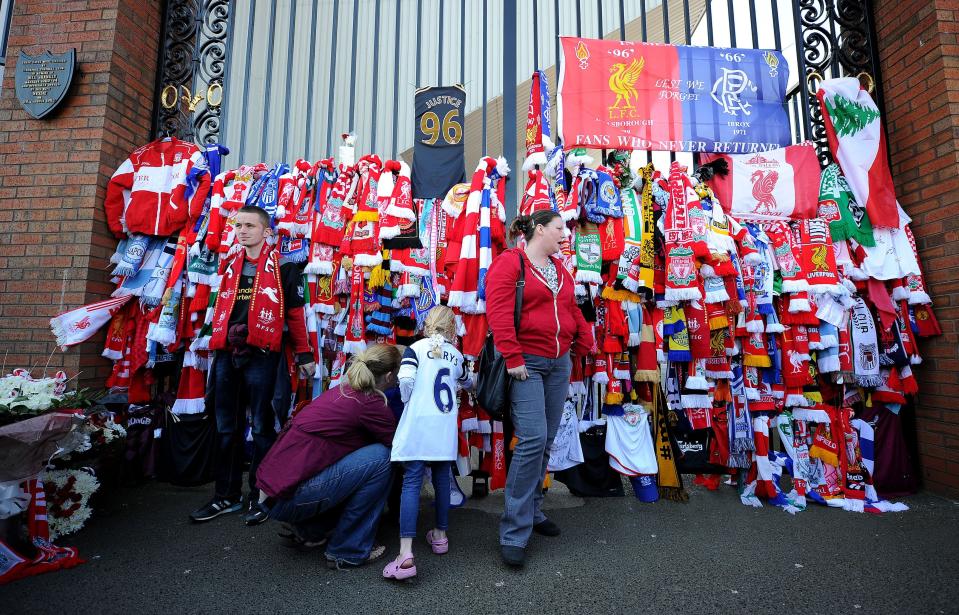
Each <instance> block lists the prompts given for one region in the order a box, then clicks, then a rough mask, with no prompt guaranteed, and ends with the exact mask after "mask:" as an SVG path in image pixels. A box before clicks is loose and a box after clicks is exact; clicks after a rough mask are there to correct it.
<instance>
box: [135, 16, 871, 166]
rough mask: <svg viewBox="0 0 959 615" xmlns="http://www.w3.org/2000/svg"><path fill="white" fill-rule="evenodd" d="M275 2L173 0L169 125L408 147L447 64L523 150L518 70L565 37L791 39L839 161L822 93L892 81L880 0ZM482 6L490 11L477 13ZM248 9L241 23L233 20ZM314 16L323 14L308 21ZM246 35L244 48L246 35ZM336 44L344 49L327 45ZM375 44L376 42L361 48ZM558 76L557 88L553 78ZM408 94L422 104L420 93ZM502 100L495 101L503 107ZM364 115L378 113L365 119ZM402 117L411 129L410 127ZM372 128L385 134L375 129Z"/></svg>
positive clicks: (509, 143) (805, 127) (198, 137)
mask: <svg viewBox="0 0 959 615" xmlns="http://www.w3.org/2000/svg"><path fill="white" fill-rule="evenodd" d="M267 1H268V2H269V4H264V2H263V1H262V0H261V2H260V3H257V2H256V1H255V0H243V3H242V5H241V6H240V7H239V8H238V5H239V4H240V3H238V2H236V0H167V1H166V3H165V5H164V9H163V10H164V11H165V12H164V31H163V41H162V44H161V46H160V64H159V66H160V70H158V75H157V88H156V105H155V109H156V111H155V120H154V131H153V132H154V134H155V135H164V134H175V135H177V136H179V137H181V138H185V139H191V140H194V141H196V142H199V143H205V142H213V141H217V140H218V139H220V138H222V134H223V133H224V130H225V128H226V126H227V121H228V119H229V121H230V122H236V124H235V126H234V127H233V128H232V129H231V132H234V134H236V133H238V134H243V133H242V132H240V131H241V130H242V131H245V130H247V126H246V125H242V126H241V123H245V122H246V121H247V118H251V117H255V118H257V119H258V121H259V118H261V117H262V124H258V126H260V127H261V133H262V134H261V133H257V135H256V137H257V138H256V141H257V143H255V144H247V143H246V142H245V141H246V139H245V136H246V135H244V138H243V141H244V142H243V143H242V144H239V143H236V144H235V143H229V144H228V145H231V146H232V147H238V149H239V151H238V157H239V158H242V159H243V160H242V161H243V162H248V161H249V160H252V159H254V158H255V159H257V160H269V159H271V158H275V157H276V156H281V157H282V158H283V159H293V158H296V157H300V156H307V157H319V156H325V155H328V154H329V153H330V152H331V151H332V149H333V148H332V145H333V142H332V141H333V135H338V134H340V133H341V132H346V131H349V130H353V129H354V128H356V129H357V132H358V133H359V134H360V139H361V140H360V149H363V147H364V146H365V147H367V148H371V147H372V145H375V144H380V148H379V149H378V151H379V150H383V153H386V154H392V155H393V156H396V155H397V154H398V153H399V152H400V151H402V150H404V149H406V148H407V147H409V146H411V143H406V142H405V141H403V139H406V137H405V136H404V135H406V134H407V133H409V135H410V136H409V139H411V138H412V136H411V134H412V115H411V114H409V104H408V103H407V101H405V99H403V96H405V95H404V94H402V93H401V92H400V90H401V88H407V87H409V86H412V87H415V86H419V85H424V84H425V83H420V81H421V80H422V81H424V82H426V83H432V82H433V78H434V76H435V78H436V79H437V81H440V82H442V81H444V80H445V81H448V82H455V81H460V80H462V81H465V82H467V88H468V92H469V94H468V98H470V100H468V104H471V101H472V102H476V101H477V99H479V101H480V104H479V105H478V106H477V108H476V111H475V115H481V118H480V117H476V118H475V123H474V124H473V126H475V129H474V130H473V131H472V133H471V128H470V120H469V119H467V121H466V124H467V126H466V132H467V137H470V136H471V135H473V136H474V138H473V141H474V142H480V141H481V143H480V145H481V147H482V150H483V151H482V152H481V153H486V152H485V150H486V149H487V147H488V148H489V150H490V151H493V152H497V153H498V151H503V152H504V153H505V154H506V156H507V157H511V156H510V153H511V152H515V151H516V149H517V148H518V147H522V142H521V139H519V138H518V137H519V135H521V131H519V130H518V128H521V127H522V126H518V125H517V124H518V123H519V124H522V117H525V111H522V112H520V110H519V109H520V108H523V109H525V104H526V100H527V97H528V95H529V93H528V90H527V91H522V90H521V89H520V88H519V87H518V86H517V85H516V82H517V79H526V78H527V76H528V75H529V74H530V72H532V70H531V69H533V68H555V66H556V64H558V61H559V60H560V54H559V43H558V36H559V35H575V36H585V37H591V38H600V37H603V38H619V39H622V40H627V39H628V40H643V41H662V42H672V43H679V44H694V45H709V46H730V47H753V48H756V47H757V46H764V47H769V46H772V47H775V48H777V49H780V50H783V51H784V53H785V52H786V51H787V50H785V49H783V47H784V46H786V47H788V48H789V50H790V51H791V52H792V55H787V59H788V61H789V62H790V63H791V64H793V66H794V68H795V73H794V77H795V78H794V79H793V80H792V82H791V83H790V90H789V92H788V96H787V101H786V105H787V110H788V111H789V117H790V123H791V133H792V135H793V138H794V140H795V141H797V142H798V141H801V140H804V139H810V140H812V141H813V142H814V143H815V144H816V146H817V149H818V153H819V157H820V161H821V162H822V163H823V164H825V163H827V162H828V160H829V153H828V147H827V144H826V138H825V129H824V127H823V124H822V121H821V120H822V118H821V113H820V110H819V106H818V104H817V103H816V100H815V96H814V93H813V92H814V88H815V85H816V83H817V82H818V80H819V79H822V78H830V77H836V76H842V75H853V76H856V75H858V76H860V77H861V78H862V79H863V81H864V82H866V83H868V82H872V83H874V84H876V85H877V86H878V84H879V83H880V82H881V79H880V75H879V65H878V59H877V53H876V46H875V37H874V28H873V15H872V7H871V3H870V2H869V0H665V1H663V0H595V1H593V0H534V1H533V2H524V1H520V2H517V1H516V0H501V2H500V3H498V4H497V3H489V2H483V3H482V6H481V7H480V5H478V4H476V5H474V4H472V3H471V4H469V6H468V5H467V2H466V1H465V0H460V2H455V1H452V2H451V1H449V0H416V1H415V2H414V1H413V0H392V1H391V0H362V1H361V0H290V1H289V2H283V3H277V2H274V1H273V0H267ZM437 2H438V4H437ZM258 4H259V5H260V7H259V9H257V5H258ZM457 5H458V7H457ZM477 7H479V8H477ZM238 11H239V12H238ZM244 11H245V12H244ZM411 11H415V12H411ZM444 11H445V13H444ZM477 11H478V12H477ZM473 12H476V17H477V19H475V20H473V21H471V22H470V23H466V20H467V18H469V17H470V16H472V15H473ZM241 13H242V15H243V16H244V17H243V19H242V21H243V23H235V22H237V21H238V20H237V19H236V15H238V14H241ZM318 17H320V18H319V19H318ZM381 19H382V20H383V26H386V24H387V22H388V23H389V27H388V28H387V27H381V26H380V21H381ZM390 20H391V21H390ZM457 20H458V21H457ZM367 21H368V22H369V23H367ZM300 22H302V23H306V24H309V26H308V27H304V26H297V24H299V23H300ZM331 23H332V26H331V25H330V24H331ZM361 24H362V28H369V27H371V26H374V31H375V32H376V36H375V37H373V39H372V42H371V41H370V37H368V36H366V34H368V32H369V31H368V30H362V29H360V30H358V27H360V25H361ZM747 24H748V27H747ZM407 26H409V27H408V28H407ZM480 26H482V27H483V28H484V30H482V31H480V36H479V38H481V39H482V40H481V41H478V39H477V38H476V34H475V30H480ZM319 28H326V30H324V31H323V34H325V33H326V32H327V31H329V32H330V33H332V36H331V37H326V36H320V35H318V32H319ZM330 28H332V29H330ZM237 29H242V30H240V31H238V30H237ZM770 30H771V33H770ZM278 32H280V33H284V32H285V33H286V34H283V36H284V37H285V38H284V39H283V42H282V44H274V36H275V35H276V34H275V33H278ZM234 33H236V34H238V35H241V36H234ZM294 34H295V35H296V36H306V37H310V40H309V43H308V44H309V45H310V46H309V48H308V51H309V53H308V54H307V58H306V64H303V62H304V60H303V59H302V55H303V54H302V53H301V52H295V49H294V47H295V44H300V43H299V42H298V41H299V39H295V36H294ZM770 34H771V36H770ZM471 36H472V37H473V38H470V37H471ZM391 37H393V38H391ZM241 39H242V41H244V45H245V47H244V46H243V45H240V44H238V43H237V41H238V40H241ZM381 39H382V40H381ZM394 39H395V40H394ZM436 39H438V40H436ZM467 40H469V41H470V45H471V46H473V45H475V44H476V43H477V42H478V43H479V45H475V46H476V47H477V49H475V50H473V49H471V48H470V46H468V45H467ZM357 41H360V48H359V49H358V48H357ZM414 41H415V43H414ZM401 42H402V43H403V48H402V49H403V50H404V51H409V50H410V49H412V50H413V51H414V52H415V53H414V56H415V57H411V56H409V55H408V54H406V55H404V54H403V52H401V45H400V43H401ZM496 43H499V45H497V44H496ZM302 44H304V45H305V44H306V43H302ZM324 44H326V45H329V46H330V47H331V49H329V50H324V49H322V46H323V45H324ZM367 44H369V45H372V50H370V49H364V48H363V46H364V45H367ZM257 46H258V47H257ZM255 47H256V48H257V49H258V50H261V51H265V56H266V58H267V60H266V68H267V72H268V73H269V74H268V75H267V76H266V77H265V84H266V88H265V91H262V90H256V89H255V88H254V87H253V86H251V84H250V81H251V74H250V66H251V62H254V61H255V59H254V58H253V57H252V56H253V51H254V48H255ZM297 49H299V47H297ZM480 49H481V50H482V57H481V58H479V59H480V60H481V61H483V62H486V59H487V58H497V57H500V58H501V60H499V59H498V60H495V61H491V62H488V63H486V64H483V65H482V66H481V67H475V66H472V65H471V64H469V63H468V62H467V58H468V57H469V56H472V58H473V59H474V60H475V59H477V58H478V57H479V56H480ZM321 50H322V51H323V53H324V55H323V57H324V58H326V59H329V60H330V61H329V62H328V66H317V65H315V64H316V63H317V62H318V60H317V59H316V58H314V57H313V55H316V54H318V52H319V51H321ZM424 50H425V51H424ZM231 53H232V54H233V55H232V57H231V55H230V54H231ZM297 53H299V56H297ZM260 55H263V54H262V53H261V54H260ZM433 56H435V57H433ZM257 57H260V56H257ZM297 58H299V59H297ZM297 62H298V63H297ZM550 64H552V65H553V66H550ZM231 66H236V67H240V66H242V67H243V72H242V73H241V72H240V70H239V68H237V69H236V75H235V77H232V78H231ZM278 68H279V70H277V69H278ZM295 68H296V69H297V70H294V69H295ZM391 71H392V72H391ZM401 71H408V74H407V72H402V74H401ZM553 74H555V73H553ZM321 77H322V79H323V81H322V82H320V81H319V79H320V78H321ZM473 77H475V82H473V81H472V78H473ZM303 79H306V80H307V81H308V83H307V84H306V86H308V91H309V92H311V93H312V92H313V90H314V87H313V86H314V81H317V84H316V85H317V90H318V91H319V90H322V87H323V85H324V84H326V87H328V88H329V90H328V91H329V93H330V94H329V96H328V97H327V96H325V95H322V92H321V95H313V96H311V98H310V99H309V100H308V101H307V109H308V110H307V112H306V115H308V119H307V120H306V121H305V122H303V120H302V118H295V117H294V118H289V117H286V118H284V121H283V122H282V123H280V124H279V126H280V128H279V129H273V130H272V131H270V130H269V126H268V125H267V116H268V114H270V113H280V114H286V115H288V116H289V115H295V112H294V111H292V110H291V107H292V105H291V104H289V102H288V101H290V100H292V99H293V98H294V96H295V93H294V81H297V80H303ZM367 81H368V83H367ZM413 81H415V83H413ZM497 82H500V83H502V86H499V85H497ZM330 84H333V85H332V87H331V86H330ZM511 84H512V85H511ZM550 85H551V88H552V89H553V90H554V91H555V87H556V83H555V80H554V81H553V82H552V83H551V84H550ZM412 87H409V89H410V91H411V92H412ZM480 92H481V94H480V95H479V96H477V94H478V93H480ZM874 96H875V98H876V101H877V103H878V104H879V105H880V108H882V94H881V88H880V87H876V88H875V93H874ZM366 98H372V99H373V102H372V103H371V104H372V109H373V113H372V114H370V113H366V114H365V115H372V116H373V117H372V118H371V119H369V120H366V119H364V118H362V117H360V116H362V115H364V113H363V112H362V111H360V112H357V109H356V107H357V106H358V105H359V104H361V103H362V102H363V101H364V99H366ZM409 98H410V101H409V103H411V99H412V95H411V94H410V96H409ZM346 100H349V101H350V102H349V104H347V103H346V102H345V101H346ZM284 101H287V104H286V105H284V104H283V103H284ZM492 101H496V104H495V105H493V106H492V107H491V103H492ZM377 102H378V105H377ZM221 103H222V104H221ZM257 105H261V106H259V107H258V106H257ZM262 105H272V106H273V108H265V107H263V106H262ZM334 107H335V109H334ZM513 109H516V110H517V111H516V112H513V111H512V110H513ZM494 110H495V111H494ZM334 111H336V113H334ZM491 112H492V113H491ZM390 113H392V116H391V117H390V116H389V115H388V114H390ZM406 115H410V117H406ZM497 115H499V116H500V117H497ZM366 121H368V122H369V123H366V124H361V122H366ZM298 122H299V123H298ZM407 124H409V125H410V126H409V127H408V129H409V130H408V131H407V126H406V125H407ZM304 125H305V128H303V126H304ZM398 126H399V130H400V131H402V132H401V133H400V138H399V139H398V136H397V132H398ZM297 130H300V131H302V130H305V131H306V132H307V133H308V134H307V136H306V139H305V143H306V145H307V146H306V148H305V149H307V150H312V151H291V150H301V149H303V148H304V146H303V144H302V143H303V140H302V139H301V140H300V141H299V142H298V141H296V140H295V139H291V138H290V133H291V132H294V131H297ZM364 130H365V131H367V132H370V133H372V134H368V135H364V134H363V131H364ZM380 133H382V134H380ZM378 136H379V140H377V137H378ZM363 139H369V140H367V141H365V142H364V141H363ZM518 141H519V142H518ZM383 143H387V144H390V143H392V152H390V151H389V145H387V147H382V145H381V144H383ZM371 144H372V145H371ZM497 146H498V147H499V148H500V149H497ZM257 148H259V149H257ZM271 148H272V149H271ZM469 148H470V144H469V142H468V140H467V149H468V150H469ZM478 151H479V150H478ZM467 153H468V155H471V152H470V151H468V152H467ZM238 162H239V161H238ZM511 183H514V182H511Z"/></svg>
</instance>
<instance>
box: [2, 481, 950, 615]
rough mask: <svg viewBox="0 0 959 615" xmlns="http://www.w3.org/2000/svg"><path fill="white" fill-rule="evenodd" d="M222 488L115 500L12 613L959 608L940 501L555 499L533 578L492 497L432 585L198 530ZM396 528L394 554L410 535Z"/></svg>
mask: <svg viewBox="0 0 959 615" xmlns="http://www.w3.org/2000/svg"><path fill="white" fill-rule="evenodd" d="M208 491H209V490H208V489H207V488H196V489H185V488H177V487H171V486H169V485H165V484H149V485H146V486H143V487H140V488H136V489H126V490H120V491H118V492H116V493H115V494H113V495H111V496H109V497H108V498H107V499H106V500H105V501H103V502H102V504H101V506H100V510H98V511H97V512H96V513H95V515H94V518H93V519H92V520H91V521H90V522H89V524H88V526H87V527H86V528H85V529H84V530H83V531H82V532H80V533H79V534H77V535H76V536H73V537H70V540H65V541H63V542H64V544H73V545H75V546H77V547H79V549H80V552H81V555H83V556H84V557H86V558H87V559H88V560H89V561H88V563H87V564H84V565H82V566H80V567H78V568H74V569H72V570H66V571H60V572H57V573H53V574H49V575H44V576H39V577H34V578H30V579H25V580H22V581H19V582H17V583H14V584H12V585H10V586H7V587H4V588H0V613H11V614H13V613H17V614H24V615H25V614H27V613H56V614H58V615H64V614H70V613H98V614H107V613H216V612H231V613H350V614H362V615H366V614H373V613H443V614H446V615H467V614H479V613H493V612H497V613H499V612H515V613H551V614H553V613H597V614H598V613H639V612H651V613H653V612H659V613H671V612H689V613H732V612H740V613H749V614H750V615H755V614H759V613H777V614H779V615H783V614H785V613H863V614H865V613H870V614H871V613H959V587H957V583H956V581H957V579H959V523H957V521H959V503H957V502H953V501H949V500H946V499H942V498H939V497H936V496H933V495H928V494H921V495H918V496H914V497H911V498H908V499H906V500H905V501H906V502H907V503H908V504H909V505H910V506H911V507H912V510H910V511H909V512H906V513H899V514H887V515H884V516H872V515H868V514H854V513H846V512H842V511H837V510H830V509H824V508H818V507H817V508H810V509H809V510H807V511H805V512H803V513H800V514H799V515H796V516H795V517H793V516H790V515H788V514H786V513H784V512H782V511H780V510H779V509H777V508H771V507H766V508H763V509H753V508H746V507H744V506H742V505H740V504H739V501H738V498H737V497H736V495H735V492H734V491H733V490H732V488H724V489H722V490H721V491H719V492H707V491H704V490H702V489H693V490H692V497H691V498H690V501H689V502H688V503H686V504H679V503H673V502H659V503H656V504H642V503H640V502H638V501H636V500H635V499H633V498H632V497H625V498H615V499H605V500H604V499H595V500H582V499H579V498H575V497H572V496H570V495H569V494H568V493H560V491H561V489H554V490H551V492H550V494H549V495H548V496H547V498H546V502H547V507H548V508H550V509H551V512H550V516H551V518H552V519H554V520H555V521H556V522H557V523H559V524H560V526H561V527H562V528H563V535H562V536H561V537H559V538H542V537H539V538H537V539H535V540H534V542H533V543H532V544H531V547H530V550H529V562H528V565H527V567H526V569H525V570H523V571H519V572H517V571H513V570H508V569H506V568H505V567H504V566H502V565H501V564H500V562H499V559H498V550H497V540H496V523H497V517H496V514H497V512H498V510H499V509H500V507H501V505H502V496H501V495H499V496H497V494H493V495H492V496H490V497H489V498H487V499H485V500H477V501H475V502H470V504H469V506H468V507H466V508H464V509H460V510H456V511H453V513H452V514H451V531H450V537H451V545H452V547H451V550H450V552H449V554H447V555H445V556H442V557H436V556H433V555H430V554H428V552H427V551H428V550H427V548H426V546H425V545H424V544H422V543H421V542H420V543H417V545H416V548H417V549H418V550H419V551H418V553H420V557H419V558H418V559H417V567H418V568H419V570H420V576H419V580H418V581H417V582H416V583H415V584H401V585H397V584H392V583H389V582H387V581H385V580H383V579H382V578H381V577H380V571H381V569H382V564H381V563H379V562H377V565H374V566H371V567H368V568H364V569H358V570H351V571H331V570H327V569H326V567H325V565H324V562H323V558H322V555H321V554H315V553H302V552H298V551H295V550H291V549H288V548H286V547H284V546H282V544H281V542H280V540H279V539H278V538H277V537H276V530H277V525H276V524H274V523H272V522H271V523H267V524H264V525H262V526H260V527H256V528H247V527H244V526H243V525H242V523H241V521H240V519H239V517H237V516H232V517H227V518H221V519H218V520H215V521H213V522H211V523H208V524H205V525H193V524H191V523H189V522H188V520H187V513H188V512H189V511H190V510H191V509H192V508H193V507H194V506H195V505H197V504H199V503H202V501H203V500H204V498H205V497H207V496H208ZM430 516H431V515H429V514H424V515H421V520H422V523H421V527H422V528H423V529H424V530H425V529H426V527H427V526H426V524H427V522H428V519H423V517H430ZM381 534H382V536H383V538H384V539H385V540H387V544H389V545H390V551H389V556H390V557H392V556H394V555H395V544H394V541H395V536H396V535H397V528H396V526H395V525H384V526H383V527H382V528H381ZM383 563H385V560H384V562H383Z"/></svg>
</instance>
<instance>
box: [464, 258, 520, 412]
mask: <svg viewBox="0 0 959 615" xmlns="http://www.w3.org/2000/svg"><path fill="white" fill-rule="evenodd" d="M519 259H520V260H519V278H517V280H516V304H515V306H514V308H513V323H514V324H515V325H516V331H517V332H518V331H519V317H520V312H522V311H523V287H525V286H526V267H525V266H524V264H523V257H522V255H520V257H519ZM477 363H478V367H479V374H477V376H476V400H477V401H478V402H479V405H480V407H481V408H483V409H484V410H486V414H488V415H490V418H491V419H493V420H494V421H502V420H503V417H505V416H506V415H507V414H508V413H509V404H510V402H509V389H510V385H511V384H512V382H513V378H512V377H510V375H509V373H507V371H506V357H504V356H503V354H502V353H501V352H500V351H499V350H497V349H496V344H494V343H493V332H492V331H490V332H489V333H488V334H487V335H486V342H485V343H484V344H483V350H482V351H481V352H480V356H479V360H478V362H477Z"/></svg>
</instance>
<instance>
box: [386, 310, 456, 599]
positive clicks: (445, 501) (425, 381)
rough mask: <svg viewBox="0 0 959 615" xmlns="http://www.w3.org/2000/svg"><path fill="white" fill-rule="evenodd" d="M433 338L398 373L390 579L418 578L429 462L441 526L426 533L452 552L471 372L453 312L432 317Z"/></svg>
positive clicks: (436, 547) (436, 546)
mask: <svg viewBox="0 0 959 615" xmlns="http://www.w3.org/2000/svg"><path fill="white" fill-rule="evenodd" d="M424 330H425V332H426V335H427V336H428V337H426V338H424V339H421V340H419V341H417V342H414V343H413V344H412V345H411V346H410V347H409V348H407V349H406V353H405V354H404V355H403V361H402V363H401V364H400V371H399V374H398V377H399V381H400V393H401V395H402V398H403V402H404V403H405V407H404V409H403V415H402V416H401V417H400V422H399V426H397V428H396V435H395V436H394V438H393V451H392V454H391V455H390V460H391V461H401V462H403V466H404V475H403V492H402V496H401V499H400V554H399V556H398V557H397V558H396V559H395V560H394V561H393V562H391V563H389V564H388V565H387V566H386V568H384V569H383V576H384V577H386V578H387V579H397V580H402V579H409V578H412V577H415V576H416V565H415V564H414V563H413V538H414V537H415V536H416V517H417V514H418V513H419V504H420V489H421V488H422V485H423V471H424V469H425V468H426V466H427V465H429V466H430V470H431V473H432V476H433V489H434V491H435V492H436V528H435V529H432V530H430V531H429V532H427V533H426V542H428V543H429V544H430V547H431V548H432V549H433V553H436V554H437V555H440V554H443V553H446V552H447V551H448V550H449V540H447V538H446V529H447V519H448V516H449V508H450V476H451V472H450V468H451V464H452V462H453V461H454V460H455V459H456V449H457V433H456V429H457V420H456V413H457V400H456V388H457V386H460V387H466V386H469V382H470V380H469V371H467V369H466V366H465V365H464V362H463V355H462V354H460V352H459V351H458V350H457V349H456V348H455V347H454V346H453V344H452V343H451V342H452V340H453V339H454V337H455V335H456V325H455V321H454V318H453V311H452V310H451V309H449V308H448V307H445V306H437V307H434V308H433V309H432V310H430V312H429V314H427V316H426V322H425V323H424Z"/></svg>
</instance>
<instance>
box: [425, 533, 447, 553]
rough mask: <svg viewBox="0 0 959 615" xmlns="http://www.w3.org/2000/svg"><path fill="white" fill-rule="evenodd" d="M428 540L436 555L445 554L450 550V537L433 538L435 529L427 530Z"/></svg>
mask: <svg viewBox="0 0 959 615" xmlns="http://www.w3.org/2000/svg"><path fill="white" fill-rule="evenodd" d="M426 542H428V543H429V544H430V547H431V548H432V549H433V553H435V554H436V555H443V554H444V553H446V552H447V551H449V550H450V541H449V538H433V530H430V531H428V532H426Z"/></svg>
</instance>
